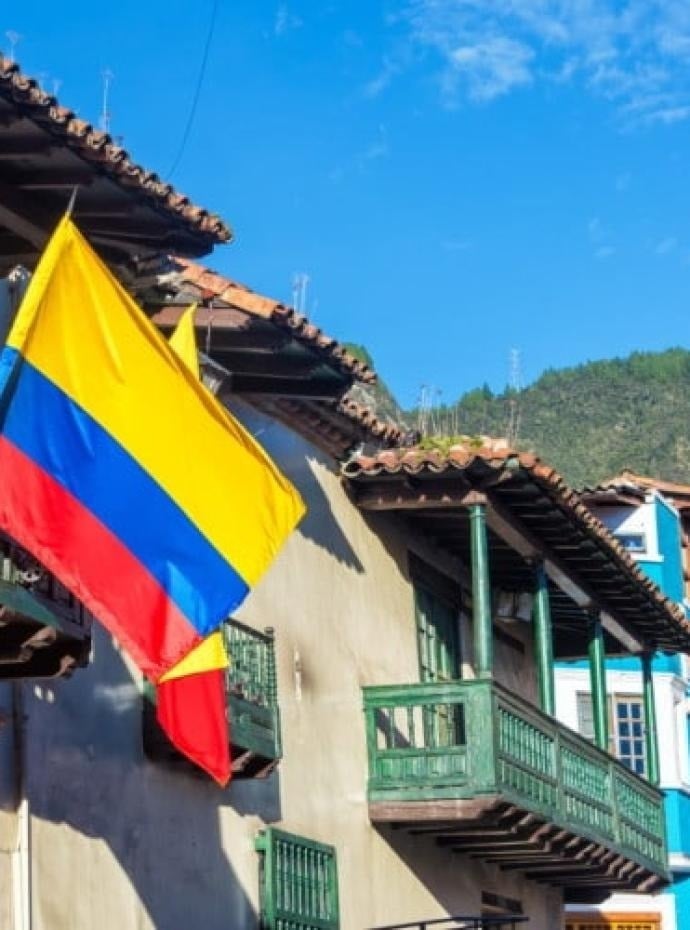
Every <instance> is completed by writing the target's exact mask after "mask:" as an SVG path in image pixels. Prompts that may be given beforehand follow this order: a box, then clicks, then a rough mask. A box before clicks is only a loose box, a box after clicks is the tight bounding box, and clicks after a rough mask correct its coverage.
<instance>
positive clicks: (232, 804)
mask: <svg viewBox="0 0 690 930" xmlns="http://www.w3.org/2000/svg"><path fill="white" fill-rule="evenodd" d="M30 687H31V686H30V685H28V686H27V690H28V689H29V688H30ZM51 694H53V695H54V697H53V698H52V699H51ZM141 700H142V699H141V696H140V694H139V689H138V687H137V683H136V682H135V680H134V679H133V677H132V675H131V673H130V670H129V668H128V667H127V665H126V664H125V662H124V661H123V658H122V656H121V654H120V653H119V652H118V651H117V649H116V648H115V647H114V646H113V644H112V642H111V641H110V638H109V637H108V635H107V634H106V633H105V631H103V630H102V629H101V628H100V627H99V628H98V630H97V631H96V638H95V661H94V662H93V664H92V665H91V666H90V667H89V669H87V670H85V671H84V672H81V673H78V674H77V675H75V677H74V678H73V679H72V680H71V681H67V682H58V683H56V684H55V686H54V687H53V686H52V684H50V683H48V685H47V686H46V683H45V682H44V683H42V684H41V686H40V688H34V696H33V697H32V698H31V699H28V700H27V702H26V704H27V709H28V718H29V719H28V727H27V733H28V736H27V759H28V764H27V769H28V785H29V796H30V799H31V805H32V814H33V817H34V818H35V820H34V823H35V826H34V863H35V865H34V889H35V896H36V902H37V906H36V910H37V914H38V916H39V923H38V925H39V926H45V927H51V928H53V927H55V928H60V927H70V928H75V930H80V928H82V927H83V928H84V930H86V928H89V930H90V928H91V927H93V926H98V927H100V928H103V930H106V928H107V930H109V928H110V927H113V928H115V927H125V926H134V925H136V926H145V925H146V921H145V920H143V919H142V917H143V915H141V917H139V918H138V919H135V918H134V914H136V911H137V910H138V909H139V908H140V907H141V908H142V909H143V910H145V911H146V913H147V914H148V917H149V919H150V921H151V924H152V925H153V926H154V927H156V928H162V930H188V928H190V927H193V926H199V927H204V930H227V928H228V927H229V926H232V927H233V928H238V930H243V928H246V930H249V928H252V930H253V928H254V927H255V926H256V924H257V917H256V914H255V912H254V909H253V907H252V904H251V902H250V900H249V898H248V897H247V895H246V893H245V891H244V887H246V886H247V884H248V883H250V884H251V882H252V881H255V880H256V877H255V876H256V875H257V873H258V857H257V859H256V866H255V867H254V866H253V865H252V872H251V873H250V874H249V875H248V876H244V881H243V880H242V878H240V877H239V876H238V875H237V874H236V873H235V871H234V870H233V868H232V866H231V864H230V862H229V859H228V854H227V852H226V851H225V850H224V848H223V847H224V844H225V847H226V849H229V850H232V849H233V848H235V849H237V848H240V849H242V850H245V851H246V849H247V847H248V846H250V844H251V843H252V840H253V836H254V834H255V833H256V830H257V829H259V827H260V826H261V824H260V823H256V824H254V823H244V822H243V821H242V819H241V818H243V817H244V816H249V815H257V816H259V817H260V818H261V820H263V821H265V822H269V823H270V822H274V821H277V820H279V819H280V817H281V811H280V799H279V784H278V780H277V775H276V774H274V775H272V776H270V777H269V778H267V779H265V780H263V781H258V780H257V781H251V780H247V781H244V782H242V781H233V782H231V784H230V786H229V788H228V789H226V790H225V791H223V790H221V789H219V788H217V787H216V786H215V785H214V784H213V783H212V782H210V781H209V780H208V779H205V778H203V777H201V776H196V775H193V774H186V773H184V772H179V771H168V770H166V769H164V768H163V766H160V765H156V764H153V763H151V762H149V761H148V760H147V759H146V758H145V757H144V754H143V749H142V738H141V737H142V706H141ZM223 808H231V809H232V810H233V811H234V812H235V814H236V815H237V817H232V815H230V813H229V812H227V813H226V816H225V817H224V823H225V831H226V832H224V834H223V835H221V824H220V815H221V810H222V809H223ZM36 818H37V819H38V821H39V823H37V822H36ZM40 821H47V822H49V823H51V824H64V825H66V826H67V827H69V828H70V829H69V831H68V830H64V831H61V832H60V833H59V834H56V833H55V832H54V831H50V830H45V831H44V832H43V834H42V833H41V827H42V825H41V824H40ZM232 825H234V826H235V827H236V829H235V830H233V829H232ZM87 838H88V839H97V840H100V841H102V843H104V844H105V845H106V847H107V849H108V850H109V852H110V853H111V854H112V857H114V859H115V860H116V862H117V864H118V865H119V869H118V868H117V867H115V865H114V863H112V862H109V861H108V859H109V858H110V857H106V856H104V855H103V852H102V849H101V847H100V844H97V845H94V844H92V843H89V842H88V841H87ZM250 857H251V854H250ZM250 857H248V858H249V861H250V863H251V858H250ZM239 860H240V861H247V860H246V859H245V858H244V857H243V856H240V857H239ZM79 887H83V888H86V889H90V892H89V893H87V894H86V895H85V898H86V900H84V901H82V902H80V904H79V906H78V907H76V908H75V906H74V902H73V895H72V894H71V893H70V894H57V893H56V889H72V890H74V889H75V888H79ZM96 889H98V891H96ZM137 899H138V900H137ZM75 913H76V914H79V915H83V916H82V918H81V919H75Z"/></svg>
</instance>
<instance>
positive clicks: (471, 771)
mask: <svg viewBox="0 0 690 930" xmlns="http://www.w3.org/2000/svg"><path fill="white" fill-rule="evenodd" d="M364 703H365V714H366V729H367V747H368V754H369V803H370V811H371V815H372V819H374V820H395V819H397V820H399V821H404V820H405V808H406V806H409V808H410V811H412V810H414V814H413V815H412V817H413V819H417V820H420V819H424V818H425V816H429V817H431V807H432V805H430V804H427V803H426V802H434V803H435V804H436V805H437V807H438V806H439V802H443V803H446V802H452V801H456V802H464V801H469V800H471V799H474V800H475V801H477V800H481V799H485V800H486V807H487V809H488V808H489V807H490V805H491V804H495V803H496V802H501V801H503V802H507V803H508V804H510V805H512V806H513V807H517V808H518V809H519V810H521V811H525V812H529V813H530V814H532V815H534V818H537V820H538V822H540V823H542V824H551V825H553V827H554V831H553V834H552V836H551V837H550V839H549V842H550V845H549V850H550V851H553V850H552V847H553V846H554V843H553V842H551V840H554V839H555V834H556V830H557V829H560V834H559V836H558V837H557V839H558V842H560V843H561V845H562V846H564V844H566V843H567V840H566V837H568V836H571V837H580V838H584V839H585V840H588V841H590V847H593V849H590V852H593V853H596V856H597V862H598V863H599V865H600V866H602V865H606V867H607V875H608V874H609V873H612V876H611V877H612V882H613V880H614V878H615V880H616V881H618V880H619V879H620V880H621V881H622V877H621V876H622V875H623V874H624V873H625V874H629V876H630V878H631V879H632V878H633V877H634V878H645V877H646V876H644V875H643V873H645V871H647V872H648V873H652V874H653V875H656V876H660V877H662V878H665V876H666V868H667V864H666V843H665V832H664V816H663V803H662V795H661V793H660V792H659V791H657V790H656V789H655V788H653V787H652V786H651V785H650V784H648V783H647V782H646V781H643V780H642V779H641V778H639V777H638V776H637V775H635V774H633V773H632V772H631V771H629V770H628V769H627V768H625V767H624V766H623V765H621V764H620V763H619V762H617V761H616V760H615V759H614V758H612V757H611V756H609V755H608V754H607V753H605V752H602V751H601V750H599V749H597V748H596V747H595V746H593V745H592V744H590V743H589V742H587V741H586V740H585V739H583V738H582V737H580V736H579V735H578V734H576V733H574V732H573V731H571V730H570V729H568V728H567V727H565V726H563V725H561V724H559V723H558V722H557V721H556V720H554V719H553V718H551V717H548V716H546V715H545V714H543V713H541V711H539V710H537V709H536V708H535V707H533V706H532V705H531V704H529V703H528V702H526V701H524V700H523V699H522V698H519V697H517V696H516V695H514V694H511V693H510V692H508V691H506V690H505V689H504V688H502V687H500V686H499V685H497V684H495V683H494V682H492V681H490V680H474V681H457V682H450V683H445V684H413V685H398V686H384V687H371V688H365V689H364ZM387 805H391V810H394V811H395V813H394V815H391V816H388V815H387V813H386V807H387ZM444 809H445V810H446V812H447V811H448V810H449V809H451V808H449V807H448V804H447V803H446V807H445V808H444ZM455 809H456V810H457V811H460V810H462V809H463V807H462V804H458V805H456V808H455ZM467 810H473V811H475V812H476V810H477V805H476V804H475V805H474V807H472V806H471V805H467ZM433 816H438V815H436V814H434V815H433ZM444 816H448V815H447V813H446V814H445V815H444ZM455 816H456V817H458V816H459V817H460V819H462V816H461V815H459V814H457V813H456V815H455ZM467 816H470V815H469V814H468V815H467ZM534 818H533V819H534ZM547 832H548V831H547ZM516 838H519V837H516V836H515V835H513V836H512V840H513V841H515V840H516ZM496 845H499V844H498V842H497V844H496ZM461 846H462V843H461V842H459V843H458V848H461ZM533 846H534V844H531V846H530V849H531V851H532V853H534V852H535V850H534V849H533V848H532V847H533ZM564 848H565V846H564ZM568 848H569V849H570V850H572V849H573V845H572V843H571V844H570V846H569V847H568ZM476 849H477V844H476V843H475V848H474V851H476ZM607 850H608V851H609V852H610V856H609V858H607V856H606V852H607ZM491 852H493V853H496V852H497V850H496V848H495V847H493V848H491ZM616 856H617V857H618V859H615V857H616ZM580 858H581V857H580ZM621 858H625V859H627V860H630V862H632V863H633V865H634V864H636V865H637V866H639V868H637V869H631V868H630V867H629V866H628V865H627V864H626V863H621V862H620V861H619V860H621ZM532 861H533V862H536V863H537V865H538V866H540V867H543V868H544V869H545V874H546V873H548V870H549V867H550V866H551V865H552V864H553V863H551V862H549V863H547V862H546V856H545V857H544V860H543V861H539V860H538V855H537V856H535V857H534V859H533V860H532ZM556 861H557V859H554V860H553V862H554V863H555V862H556ZM619 865H620V866H621V867H620V868H618V866H619ZM526 868H528V864H526ZM626 868H627V872H625V869H626ZM586 872H587V870H586V868H583V878H584V877H586ZM614 872H615V876H613V873H614ZM535 877H536V876H535Z"/></svg>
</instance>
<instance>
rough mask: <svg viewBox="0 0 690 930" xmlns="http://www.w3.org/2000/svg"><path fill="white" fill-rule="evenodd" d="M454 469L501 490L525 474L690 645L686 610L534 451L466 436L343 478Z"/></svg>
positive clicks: (363, 461)
mask: <svg viewBox="0 0 690 930" xmlns="http://www.w3.org/2000/svg"><path fill="white" fill-rule="evenodd" d="M452 472H462V473H463V475H464V476H465V477H467V478H468V480H469V481H470V483H472V484H473V485H474V486H477V485H480V486H481V487H483V488H488V489H491V488H492V487H495V488H496V489H498V488H499V487H500V486H501V485H500V483H499V482H500V481H502V480H505V479H508V478H510V476H511V474H512V475H515V474H516V473H518V472H522V474H523V475H524V476H525V477H526V478H527V480H528V481H529V482H530V483H531V484H532V485H533V486H536V488H538V489H539V490H540V491H541V492H542V493H543V494H544V496H545V497H546V498H548V499H549V501H550V502H551V504H552V505H553V508H554V510H555V511H556V510H557V511H559V512H560V513H561V514H562V515H564V516H565V517H566V518H567V520H568V521H569V523H570V524H572V525H574V526H576V527H577V529H578V530H579V531H582V534H583V535H585V536H587V537H588V538H589V539H591V540H592V541H593V542H595V543H596V545H597V548H598V549H599V551H600V552H602V554H604V555H605V556H606V557H607V560H608V561H610V562H612V563H613V564H614V565H615V566H617V569H618V570H619V572H620V573H621V575H622V577H623V578H627V580H628V581H631V582H634V585H635V586H636V588H637V589H639V590H642V591H643V592H644V593H645V596H646V599H647V601H648V603H649V605H650V607H652V608H653V609H655V610H656V612H657V613H658V614H659V615H660V616H661V617H663V618H665V622H666V623H667V624H669V626H670V627H671V629H672V630H673V629H674V630H675V632H676V634H678V638H679V639H680V640H681V641H683V643H684V645H683V648H684V649H688V648H689V647H690V623H688V620H687V619H686V616H685V612H684V611H683V609H682V608H681V607H680V606H679V605H678V604H676V603H675V602H674V601H672V600H670V598H668V597H666V596H665V595H664V594H663V593H662V592H661V590H660V589H659V588H658V587H657V585H656V584H655V583H654V582H653V581H652V580H651V579H650V578H649V577H648V576H647V575H646V574H645V573H644V572H643V571H642V570H641V569H640V568H639V566H638V565H637V563H636V562H635V560H634V559H633V558H632V556H631V555H630V553H629V552H627V551H626V549H625V548H624V547H623V546H622V545H621V544H620V543H619V542H618V541H617V540H616V539H615V538H614V536H613V535H612V534H611V532H610V531H609V530H608V529H607V527H606V526H605V525H604V524H603V523H602V522H601V521H600V520H599V519H598V518H597V517H595V516H594V514H593V513H592V512H591V511H590V510H589V508H588V507H587V506H586V505H585V504H584V503H583V501H582V498H581V495H580V494H579V493H578V492H577V491H575V490H574V489H573V488H571V487H569V485H568V484H566V482H565V480H564V479H563V478H562V477H561V475H560V474H559V473H558V472H557V471H556V470H555V469H554V468H552V467H551V466H549V465H547V464H546V463H544V462H542V461H541V460H540V459H539V457H538V456H537V455H535V454H534V453H532V452H520V451H518V450H516V449H513V448H511V447H510V445H509V444H508V442H507V441H506V440H505V439H492V438H490V437H481V438H480V439H479V440H477V441H473V440H467V441H463V442H461V443H459V444H457V445H453V446H451V447H450V448H448V449H447V451H437V450H425V449H422V448H419V447H418V446H417V447H414V448H409V449H400V448H397V449H386V450H383V451H380V452H377V453H376V454H374V455H371V456H359V457H356V458H354V459H352V460H351V461H349V462H347V463H346V464H345V465H344V466H343V467H342V474H343V476H344V477H345V478H348V479H351V480H354V481H357V479H362V478H373V477H376V476H385V475H399V476H401V477H405V476H419V475H423V474H425V473H426V474H427V475H446V476H447V475H448V474H449V473H452ZM473 479H474V480H473ZM503 486H505V485H503Z"/></svg>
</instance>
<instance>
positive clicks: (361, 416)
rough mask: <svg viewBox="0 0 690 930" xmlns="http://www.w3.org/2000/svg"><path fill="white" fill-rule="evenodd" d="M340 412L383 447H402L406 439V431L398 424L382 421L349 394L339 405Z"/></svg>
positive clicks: (374, 412)
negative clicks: (401, 444)
mask: <svg viewBox="0 0 690 930" xmlns="http://www.w3.org/2000/svg"><path fill="white" fill-rule="evenodd" d="M338 412H339V413H341V414H342V415H343V416H346V417H347V418H348V419H349V420H352V422H353V423H357V424H358V425H359V426H361V427H362V429H363V430H365V431H366V433H367V434H368V436H370V437H372V438H373V439H376V440H378V441H379V443H380V444H381V445H383V446H394V445H395V446H397V445H400V443H401V442H402V441H403V439H404V437H405V430H404V429H402V428H401V427H400V426H399V425H398V424H397V423H392V422H391V421H390V420H384V419H382V418H381V417H380V416H378V415H377V414H376V411H375V410H372V408H371V407H368V406H367V405H366V404H361V403H358V402H357V401H356V400H353V399H352V398H351V397H349V396H348V395H347V394H346V395H345V397H343V399H342V400H341V401H340V403H339V404H338Z"/></svg>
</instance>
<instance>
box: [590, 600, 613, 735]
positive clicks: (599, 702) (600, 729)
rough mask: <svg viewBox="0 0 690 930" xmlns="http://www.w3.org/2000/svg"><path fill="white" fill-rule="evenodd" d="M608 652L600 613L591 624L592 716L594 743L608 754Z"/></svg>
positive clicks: (593, 616)
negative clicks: (606, 663)
mask: <svg viewBox="0 0 690 930" xmlns="http://www.w3.org/2000/svg"><path fill="white" fill-rule="evenodd" d="M605 662H606V650H605V648H604V628H603V627H602V625H601V618H600V617H599V613H598V612H597V613H593V614H592V615H591V617H590V622H589V680H590V682H591V686H592V716H593V717H594V742H595V743H596V745H597V746H598V747H599V749H603V750H604V751H606V752H608V748H609V715H608V707H607V704H606V665H605Z"/></svg>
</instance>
